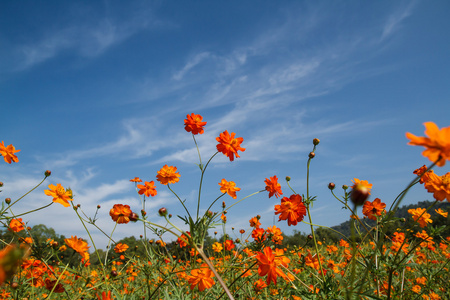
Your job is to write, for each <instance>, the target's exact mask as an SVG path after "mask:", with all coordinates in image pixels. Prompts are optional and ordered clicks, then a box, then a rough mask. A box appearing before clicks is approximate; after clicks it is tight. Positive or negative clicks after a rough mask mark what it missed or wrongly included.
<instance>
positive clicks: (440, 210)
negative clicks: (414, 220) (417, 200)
mask: <svg viewBox="0 0 450 300" xmlns="http://www.w3.org/2000/svg"><path fill="white" fill-rule="evenodd" d="M434 211H435V212H437V213H438V214H440V215H441V216H443V217H444V218H447V216H448V212H445V211H443V210H442V209H440V208H439V209H435V210H434Z"/></svg>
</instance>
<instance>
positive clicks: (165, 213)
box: [158, 207, 167, 217]
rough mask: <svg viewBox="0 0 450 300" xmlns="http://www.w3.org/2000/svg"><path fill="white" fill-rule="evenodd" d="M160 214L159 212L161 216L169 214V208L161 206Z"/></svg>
mask: <svg viewBox="0 0 450 300" xmlns="http://www.w3.org/2000/svg"><path fill="white" fill-rule="evenodd" d="M158 214H159V215H160V216H161V217H164V216H166V215H167V208H165V207H161V208H160V209H159V210H158Z"/></svg>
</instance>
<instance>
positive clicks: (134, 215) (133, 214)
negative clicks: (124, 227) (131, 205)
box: [130, 212, 139, 222]
mask: <svg viewBox="0 0 450 300" xmlns="http://www.w3.org/2000/svg"><path fill="white" fill-rule="evenodd" d="M138 219H139V216H138V215H137V213H135V212H132V213H131V215H130V221H131V222H136V221H137V220H138Z"/></svg>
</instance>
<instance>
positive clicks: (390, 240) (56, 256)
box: [0, 113, 450, 300]
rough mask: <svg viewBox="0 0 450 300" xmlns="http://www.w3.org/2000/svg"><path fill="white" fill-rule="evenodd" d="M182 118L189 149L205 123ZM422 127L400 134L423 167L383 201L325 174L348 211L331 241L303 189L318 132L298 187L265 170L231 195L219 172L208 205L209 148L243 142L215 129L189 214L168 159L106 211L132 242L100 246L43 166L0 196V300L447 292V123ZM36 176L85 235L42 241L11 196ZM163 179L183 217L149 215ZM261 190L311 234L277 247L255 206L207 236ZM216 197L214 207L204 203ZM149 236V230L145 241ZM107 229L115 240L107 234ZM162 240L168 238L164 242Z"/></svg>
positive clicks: (7, 158)
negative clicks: (344, 228) (406, 203)
mask: <svg viewBox="0 0 450 300" xmlns="http://www.w3.org/2000/svg"><path fill="white" fill-rule="evenodd" d="M184 124H185V130H186V132H187V134H191V135H192V137H193V141H194V143H195V145H196V146H197V140H196V137H198V135H201V134H203V133H204V130H206V129H205V127H206V124H207V122H205V121H204V120H203V117H202V116H201V115H198V114H194V113H192V114H189V115H187V117H186V119H185V120H184ZM424 125H425V128H426V130H425V135H426V136H424V137H420V136H416V135H414V134H412V133H407V134H406V136H407V138H408V139H409V145H413V146H422V147H425V150H424V151H423V155H424V156H425V157H427V158H428V159H429V160H430V165H429V166H421V167H420V166H412V167H411V175H412V176H411V177H412V181H411V182H410V183H405V189H404V190H403V191H401V192H400V193H399V195H398V197H397V198H396V199H394V201H393V202H392V204H391V205H390V206H389V207H387V205H386V203H384V202H382V201H381V200H380V199H379V198H376V195H371V189H372V184H371V183H369V182H368V181H367V180H364V179H358V178H353V180H352V185H348V186H347V185H344V186H342V187H337V186H336V185H335V184H334V183H332V182H331V183H329V185H328V189H329V191H330V193H331V195H332V196H333V197H334V199H335V200H336V201H339V202H340V203H341V204H342V207H343V208H344V209H345V211H346V212H348V215H349V222H350V234H343V233H340V232H336V231H335V230H333V229H327V230H329V231H331V232H333V234H334V235H335V236H337V237H339V238H338V239H337V240H331V239H325V240H324V239H321V238H318V231H320V230H323V226H321V225H320V224H317V225H316V224H315V222H318V221H320V220H314V216H313V215H312V214H311V207H312V205H313V203H314V202H315V201H318V200H319V199H317V198H316V197H315V196H314V195H311V194H310V191H309V186H310V183H309V171H310V167H311V162H312V161H313V160H314V159H315V156H316V155H315V152H316V149H317V148H318V147H320V140H319V139H314V140H313V141H312V144H311V152H310V153H309V154H308V155H307V157H305V159H307V169H306V172H307V179H306V185H305V186H306V190H305V191H303V193H302V194H300V193H297V192H296V191H295V190H294V189H293V188H292V187H291V185H290V182H291V180H292V179H291V178H290V177H286V178H284V179H283V180H284V181H285V184H284V185H285V186H286V188H283V189H282V185H281V180H282V179H281V178H278V177H277V175H274V176H272V177H269V178H261V186H262V187H264V188H263V189H261V190H259V191H256V192H254V193H253V194H250V195H248V196H245V197H242V198H240V197H238V196H239V191H240V188H239V187H238V186H237V184H236V183H235V182H233V181H228V180H226V179H225V178H224V179H222V180H221V181H220V182H219V184H218V187H216V188H218V189H220V196H218V197H217V198H216V199H215V200H214V201H212V202H211V203H206V204H205V201H204V202H201V196H202V183H203V179H204V177H205V176H207V169H208V166H209V164H210V162H211V161H212V160H213V159H214V157H216V156H217V155H225V156H226V157H227V158H228V159H229V160H230V161H234V160H238V159H239V157H240V155H242V154H243V153H244V152H245V150H246V149H245V148H243V146H244V139H243V138H242V137H237V135H236V133H234V132H231V133H229V132H228V131H227V130H225V131H223V132H222V133H220V135H219V136H218V137H217V138H216V141H217V146H216V149H217V152H216V153H214V154H213V155H212V156H211V157H209V158H208V160H206V161H205V160H204V159H203V158H202V155H201V153H200V150H199V147H198V146H197V150H198V162H197V165H198V167H199V172H200V182H199V189H198V194H197V196H198V199H196V201H198V202H197V203H198V205H197V209H196V210H195V211H190V210H188V209H187V207H186V206H185V203H184V201H185V200H182V199H181V198H180V197H179V196H178V194H177V193H176V192H175V191H174V190H173V189H172V186H173V185H176V183H177V182H179V181H180V180H182V178H180V174H179V172H178V170H177V167H175V166H169V165H164V166H163V167H162V168H161V169H160V170H159V171H158V172H157V174H156V177H155V180H153V181H143V180H141V179H140V178H138V177H135V178H132V179H130V184H133V185H135V187H136V196H137V197H139V198H140V200H141V203H142V210H141V211H132V210H131V208H130V206H129V205H127V204H126V203H117V204H115V205H114V206H113V207H109V208H107V209H108V210H109V216H110V218H111V220H110V221H111V222H114V223H115V225H116V226H127V224H128V223H130V222H139V223H141V224H142V228H143V232H142V235H141V236H140V237H139V238H136V239H134V240H133V241H131V240H130V242H129V243H127V242H125V240H124V241H118V242H112V243H111V246H110V247H109V248H108V249H106V251H105V250H103V249H97V248H96V246H95V240H93V238H92V236H91V233H90V231H89V229H88V228H89V227H88V225H89V226H97V225H96V224H95V217H94V218H89V217H87V216H86V215H84V213H83V211H82V208H81V207H80V206H79V205H77V204H76V197H74V196H73V193H72V191H71V190H70V189H69V188H66V187H64V186H62V185H61V184H60V183H50V184H48V185H47V182H48V181H49V180H50V178H51V171H45V172H43V173H44V175H43V179H42V181H41V182H40V183H39V184H38V185H37V186H36V187H34V188H33V189H31V190H30V191H23V196H21V197H19V198H17V199H10V198H8V195H6V198H5V199H4V201H3V202H2V206H1V210H0V221H1V223H2V224H3V226H4V228H5V230H6V233H7V234H3V235H2V237H1V242H2V245H1V246H0V247H1V250H0V284H1V286H0V299H39V300H40V299H97V300H108V299H227V298H228V299H294V300H298V299H448V294H449V293H450V291H449V290H450V283H449V279H448V274H449V267H450V263H449V262H450V248H449V244H450V236H449V235H448V232H449V226H448V224H449V223H448V212H447V211H446V210H445V209H442V208H437V207H436V206H439V204H440V203H441V202H443V201H445V200H447V201H448V202H450V173H446V174H443V175H438V173H440V171H439V168H440V167H443V166H445V164H446V162H447V161H448V160H450V127H446V128H441V129H439V128H438V127H437V126H436V124H434V123H432V122H427V123H425V124H424ZM19 152H20V150H18V149H16V148H15V146H13V145H5V143H4V141H2V143H1V144H0V155H1V156H2V157H3V160H4V162H5V163H6V164H10V165H11V166H13V165H14V164H16V163H19V158H20V153H19ZM2 163H3V162H2ZM435 169H437V170H438V171H436V172H437V173H435V171H434V170H435ZM349 178H352V176H351V174H350V175H349ZM3 181H4V182H0V186H3V185H7V184H8V181H7V179H3ZM44 183H45V186H47V188H46V189H45V194H46V195H47V196H48V197H49V198H48V199H49V204H46V205H44V206H43V207H41V208H39V210H41V209H45V208H46V207H48V206H49V205H51V204H53V203H57V205H62V206H63V207H61V209H72V210H73V213H74V214H76V215H77V216H78V218H79V220H80V226H82V227H83V228H85V229H86V236H88V237H89V238H88V239H86V240H85V239H82V238H80V237H77V236H71V237H70V238H64V239H62V240H59V241H58V240H56V239H52V238H47V239H45V234H43V232H44V231H46V230H47V231H48V228H45V226H41V227H39V230H37V229H36V228H31V227H28V226H27V225H26V223H27V220H26V217H27V215H28V214H29V213H33V212H34V211H29V212H26V213H21V214H15V213H14V205H16V204H17V203H18V202H19V201H22V202H23V201H27V199H28V198H27V197H26V196H28V195H29V194H30V193H31V194H32V193H33V192H34V190H35V189H36V188H37V187H39V186H41V185H44ZM420 185H422V186H423V188H425V189H426V190H427V191H428V192H429V193H430V196H431V195H432V197H433V198H434V199H435V201H434V202H432V203H431V204H430V205H428V206H427V207H417V208H412V209H409V210H408V216H407V217H405V218H399V217H397V216H396V215H395V212H396V211H397V210H398V209H399V206H400V204H401V203H402V201H403V200H404V198H405V197H407V192H408V191H409V190H410V189H411V188H412V187H413V186H420ZM162 188H164V189H168V190H169V191H170V192H171V193H172V194H173V197H175V198H177V199H178V201H179V205H180V207H183V209H184V212H185V214H184V215H183V216H172V215H171V214H170V212H169V211H168V210H167V208H165V207H162V208H160V209H159V211H158V214H159V216H160V218H161V219H160V220H163V222H162V223H156V222H155V220H153V219H151V218H148V217H147V212H146V207H145V203H146V200H147V199H151V198H152V197H155V196H156V195H157V194H158V190H159V189H162ZM416 188H417V187H416ZM261 193H262V194H266V195H267V197H268V198H273V199H276V202H277V204H276V205H275V206H274V214H275V215H276V217H277V218H278V220H279V221H281V222H287V224H288V225H289V226H296V225H297V224H299V223H301V222H303V223H306V224H308V225H309V227H310V232H309V233H308V234H307V236H306V238H305V239H302V241H301V243H298V244H297V245H288V246H286V244H283V239H284V238H285V237H286V236H285V235H283V233H282V232H281V230H280V228H278V227H277V226H275V225H274V226H270V227H268V228H263V227H261V222H260V216H259V215H258V211H255V212H254V214H255V216H254V217H253V218H251V219H250V220H249V223H248V224H249V227H248V228H245V229H241V228H233V232H234V233H235V235H237V236H239V237H238V238H231V237H230V236H229V235H224V236H222V237H216V235H214V237H211V236H210V235H209V232H210V231H211V230H215V228H220V227H221V226H224V225H225V224H227V223H226V222H227V214H228V210H229V209H230V208H231V207H234V206H235V205H239V203H240V202H241V201H245V199H247V198H248V197H253V196H255V195H257V194H261ZM222 197H228V199H229V197H231V198H232V199H233V201H232V202H234V203H232V204H227V203H225V201H223V199H225V198H222ZM369 197H370V198H369ZM372 199H373V200H372ZM221 202H222V205H221V208H222V209H221V210H220V211H212V210H211V208H212V207H213V205H214V204H216V203H221ZM227 202H229V200H227ZM201 203H202V204H203V205H201ZM55 205H56V204H55ZM204 206H206V207H204ZM97 209H100V207H97ZM35 211H36V210H35ZM203 211H204V213H202V212H203ZM358 212H359V214H358ZM174 218H180V219H181V220H182V221H183V223H184V226H183V227H180V226H177V225H176V224H178V223H179V222H174V221H173V220H174ZM313 221H314V222H313ZM161 224H163V225H161ZM227 225H232V224H227ZM249 228H250V230H249ZM98 229H100V230H101V228H98ZM44 233H45V232H44ZM150 234H152V236H157V237H158V238H157V239H150V238H148V237H147V235H149V236H150ZM109 236H110V238H111V241H113V237H112V233H111V234H110V235H109ZM43 237H44V238H43ZM170 238H173V239H174V240H175V241H176V242H173V243H170V244H166V242H165V240H169V239H170Z"/></svg>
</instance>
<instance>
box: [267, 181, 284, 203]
mask: <svg viewBox="0 0 450 300" xmlns="http://www.w3.org/2000/svg"><path fill="white" fill-rule="evenodd" d="M264 182H265V183H266V191H268V192H269V198H270V197H272V196H273V195H275V198H278V197H280V196H281V195H283V192H282V191H281V184H279V183H278V178H277V176H273V177H270V179H267V178H266V180H264Z"/></svg>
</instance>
